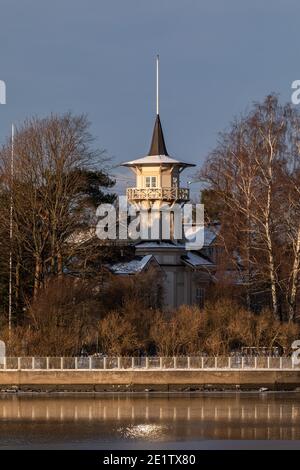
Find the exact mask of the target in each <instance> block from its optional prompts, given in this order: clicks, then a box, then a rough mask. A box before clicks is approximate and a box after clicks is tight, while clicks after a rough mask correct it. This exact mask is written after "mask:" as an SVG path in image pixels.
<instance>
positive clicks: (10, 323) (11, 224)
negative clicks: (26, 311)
mask: <svg viewBox="0 0 300 470" xmlns="http://www.w3.org/2000/svg"><path fill="white" fill-rule="evenodd" d="M14 137H15V127H14V125H13V124H12V126H11V160H10V218H9V241H10V251H9V294H8V330H9V334H10V333H11V328H12V238H13V177H14Z"/></svg>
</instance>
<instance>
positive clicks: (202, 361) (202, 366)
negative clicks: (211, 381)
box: [201, 356, 204, 369]
mask: <svg viewBox="0 0 300 470" xmlns="http://www.w3.org/2000/svg"><path fill="white" fill-rule="evenodd" d="M203 368H204V357H203V356H202V357H201V369H203Z"/></svg>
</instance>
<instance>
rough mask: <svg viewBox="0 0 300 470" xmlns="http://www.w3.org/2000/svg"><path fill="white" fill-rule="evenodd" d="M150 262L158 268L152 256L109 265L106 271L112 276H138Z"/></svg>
mask: <svg viewBox="0 0 300 470" xmlns="http://www.w3.org/2000/svg"><path fill="white" fill-rule="evenodd" d="M152 262H155V263H156V264H157V265H158V266H159V264H158V262H157V261H156V258H155V257H154V256H153V255H146V256H143V257H136V258H134V259H133V260H131V261H125V262H121V263H115V264H111V265H109V266H108V269H109V270H110V271H111V272H112V273H113V274H138V273H141V272H143V271H144V270H145V269H146V268H147V267H149V265H150V264H151V263H152Z"/></svg>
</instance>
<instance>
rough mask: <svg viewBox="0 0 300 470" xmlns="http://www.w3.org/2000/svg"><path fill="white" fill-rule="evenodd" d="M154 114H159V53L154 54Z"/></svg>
mask: <svg viewBox="0 0 300 470" xmlns="http://www.w3.org/2000/svg"><path fill="white" fill-rule="evenodd" d="M156 114H157V115H158V114H159V55H158V54H157V56H156Z"/></svg>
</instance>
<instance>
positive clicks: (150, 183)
mask: <svg viewBox="0 0 300 470" xmlns="http://www.w3.org/2000/svg"><path fill="white" fill-rule="evenodd" d="M145 185H146V188H157V177H156V176H146V177H145Z"/></svg>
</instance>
